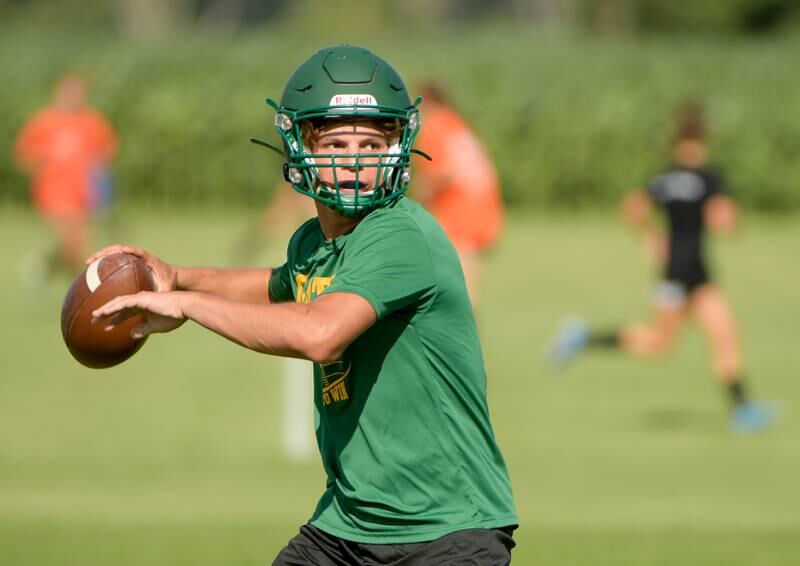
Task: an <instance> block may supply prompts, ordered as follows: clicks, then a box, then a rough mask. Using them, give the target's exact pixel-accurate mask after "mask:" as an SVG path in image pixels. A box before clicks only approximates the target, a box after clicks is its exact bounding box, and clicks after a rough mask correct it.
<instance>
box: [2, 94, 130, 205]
mask: <svg viewBox="0 0 800 566" xmlns="http://www.w3.org/2000/svg"><path fill="white" fill-rule="evenodd" d="M115 147H116V140H115V135H114V131H113V130H112V129H111V126H109V124H108V122H106V120H105V119H104V118H103V117H102V116H101V115H100V114H99V113H98V112H96V111H94V110H92V109H83V110H79V111H77V112H64V111H61V110H57V109H53V108H46V109H44V110H41V111H39V112H38V113H37V114H35V115H34V116H33V117H32V118H31V119H30V120H29V121H28V123H27V124H25V127H24V128H23V129H22V131H21V132H20V134H19V137H18V138H17V144H16V156H17V159H18V160H19V161H20V162H21V163H22V164H23V165H24V166H26V167H27V168H28V169H29V170H30V171H32V173H33V183H32V196H33V201H34V204H35V205H36V207H37V209H38V210H39V211H40V212H41V213H42V214H45V215H48V216H61V215H75V214H86V213H87V212H88V211H89V209H90V207H91V204H92V197H93V195H92V189H91V175H92V172H93V170H94V168H95V167H98V166H102V165H103V164H105V163H107V162H108V161H109V160H110V159H111V157H112V155H113V153H114V150H115Z"/></svg>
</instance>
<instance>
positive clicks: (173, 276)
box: [86, 244, 178, 293]
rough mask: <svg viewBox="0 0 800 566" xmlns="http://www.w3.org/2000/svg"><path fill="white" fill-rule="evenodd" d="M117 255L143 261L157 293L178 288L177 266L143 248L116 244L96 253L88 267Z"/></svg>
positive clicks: (88, 261) (88, 262)
mask: <svg viewBox="0 0 800 566" xmlns="http://www.w3.org/2000/svg"><path fill="white" fill-rule="evenodd" d="M117 253H125V254H132V255H135V256H136V257H138V258H139V259H141V260H142V261H143V262H144V263H145V265H147V267H148V269H150V272H151V273H152V274H153V279H154V280H155V284H156V285H155V286H156V291H158V292H160V293H161V292H164V291H174V290H175V289H177V288H178V270H177V269H176V268H175V266H173V265H170V264H169V263H166V262H164V261H162V260H161V259H159V258H158V257H157V256H155V255H153V254H151V253H150V252H148V251H147V250H143V249H142V248H136V247H133V246H126V245H123V244H114V245H113V246H108V247H106V248H103V249H102V250H100V251H98V252H96V253H95V254H94V255H92V257H90V258H89V259H87V260H86V265H89V264H91V263H92V262H93V261H95V260H96V259H97V258H100V257H103V256H106V255H109V254H117Z"/></svg>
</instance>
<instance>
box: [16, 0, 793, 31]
mask: <svg viewBox="0 0 800 566" xmlns="http://www.w3.org/2000/svg"><path fill="white" fill-rule="evenodd" d="M344 12H348V13H350V14H351V16H353V17H351V18H348V21H349V22H350V25H355V26H360V25H363V24H369V25H370V26H371V29H373V30H374V31H380V28H381V27H383V26H385V25H387V24H388V23H389V22H393V21H401V22H405V23H406V25H408V26H409V28H412V27H413V28H416V27H418V26H428V27H433V28H435V27H437V26H441V25H443V24H448V23H463V22H475V21H485V20H487V19H490V20H504V19H505V20H511V21H515V22H517V23H519V22H530V23H534V24H540V25H548V26H557V27H577V28H582V29H588V30H592V31H594V32H597V33H603V34H609V33H611V34H619V33H647V32H665V33H669V32H686V31H689V32H696V31H704V32H708V31H714V32H742V33H768V32H773V31H775V30H778V29H780V28H782V27H786V26H788V25H791V24H794V23H796V22H797V20H798V17H800V3H798V2H797V0H692V1H691V2H677V1H675V0H492V1H491V2H487V1H485V0H404V1H403V2H397V1H395V0H371V1H369V2H364V1H354V0H338V1H336V2H333V1H331V0H0V17H2V19H3V20H4V21H6V22H9V21H11V22H14V21H16V22H26V23H33V24H35V25H49V26H55V27H68V28H72V29H75V28H82V27H87V26H91V27H96V26H105V27H107V28H113V29H114V30H115V31H117V32H119V33H120V34H122V35H124V36H126V37H133V38H152V37H157V36H164V35H167V34H169V33H171V32H172V31H174V30H175V29H179V28H184V29H185V28H190V27H201V28H206V29H210V30H216V31H222V32H235V31H237V30H239V29H241V28H246V27H252V26H260V25H268V24H274V23H276V22H280V23H286V24H290V25H291V24H292V23H293V22H295V23H297V22H303V23H305V24H307V25H310V26H311V27H315V26H317V25H319V24H320V23H325V22H327V21H329V20H328V16H329V15H332V14H336V15H339V14H341V13H344ZM342 23H343V24H345V25H347V22H342ZM346 31H347V30H346Z"/></svg>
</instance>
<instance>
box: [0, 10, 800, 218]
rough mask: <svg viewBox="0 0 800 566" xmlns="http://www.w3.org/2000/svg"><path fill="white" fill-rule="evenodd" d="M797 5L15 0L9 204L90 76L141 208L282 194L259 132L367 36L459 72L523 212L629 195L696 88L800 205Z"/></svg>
mask: <svg viewBox="0 0 800 566" xmlns="http://www.w3.org/2000/svg"><path fill="white" fill-rule="evenodd" d="M679 4H680V7H681V9H680V10H678V9H677V8H676V6H677V5H679ZM721 6H724V10H723V9H722V8H721ZM723 12H724V14H725V15H724V16H723ZM342 13H347V14H348V17H347V18H342V17H341V14H342ZM795 13H796V10H795V8H794V3H792V2H768V1H760V0H730V1H728V2H712V1H711V0H694V1H693V2H692V3H691V4H688V3H677V2H671V3H670V2H662V1H658V0H618V1H617V2H613V1H611V0H595V1H590V0H566V1H563V2H553V1H550V0H499V1H497V2H491V3H490V2H480V1H478V0H465V1H462V2H455V1H445V2H438V3H427V2H425V1H424V0H406V1H405V2H384V1H373V2H366V3H364V2H363V0H338V1H337V2H330V3H326V2H321V1H318V0H295V1H293V2H289V1H288V0H262V1H259V2H255V1H253V0H237V1H231V0H225V1H223V0H115V1H113V2H101V1H99V0H84V1H83V2H68V1H67V0H49V1H47V2H45V1H44V0H0V63H2V68H3V72H4V88H2V89H0V108H3V112H2V113H0V156H3V157H2V158H0V201H9V200H10V201H14V202H25V201H26V199H27V191H28V184H27V182H26V179H25V177H24V176H23V175H22V174H21V173H20V172H19V171H18V170H17V169H15V167H14V164H13V162H12V160H11V155H12V146H13V142H14V138H15V136H16V134H17V132H18V131H19V129H20V127H21V126H22V124H23V122H24V121H25V119H26V118H27V117H28V116H30V115H31V113H32V112H34V111H35V110H36V109H38V108H40V107H41V106H43V105H44V104H46V103H47V101H48V97H49V93H50V89H51V87H52V84H53V81H54V80H55V79H56V78H57V77H59V76H60V75H62V74H64V73H65V72H78V73H81V74H83V75H85V76H86V77H87V78H88V79H89V83H90V86H91V93H90V94H91V95H90V99H91V102H92V103H93V104H94V105H95V106H97V107H98V108H100V109H101V110H102V111H103V112H104V113H106V114H107V115H108V117H109V118H110V120H111V122H112V124H113V125H114V127H115V128H116V129H117V130H118V132H119V133H120V135H121V149H120V154H119V158H118V159H117V161H116V162H115V165H114V172H115V176H116V191H117V195H118V197H119V198H120V200H121V201H127V202H137V203H154V204H159V205H169V204H171V203H174V204H181V205H185V204H187V203H198V204H214V205H216V206H220V205H228V206H241V205H248V206H250V205H256V204H262V203H263V202H265V201H266V199H267V198H268V196H269V193H270V191H272V190H273V189H274V187H275V186H276V182H277V181H278V179H279V176H280V168H279V159H278V157H277V156H275V155H274V154H272V153H270V152H268V151H266V150H264V149H263V148H260V147H257V146H254V145H252V144H249V143H248V142H247V138H248V136H250V135H256V136H260V137H266V138H269V139H273V140H274V139H275V136H274V131H273V126H272V122H271V120H272V113H271V112H270V111H269V109H268V108H267V107H266V105H265V104H264V103H263V99H264V97H265V96H271V97H274V98H276V97H279V96H280V93H281V90H282V89H283V86H284V84H285V81H286V78H287V77H288V75H289V73H290V72H291V71H292V70H293V69H294V68H295V67H296V66H297V65H298V64H299V63H300V62H302V60H303V59H305V58H306V57H307V56H309V55H310V54H311V53H313V52H314V51H315V50H316V49H318V48H319V47H320V46H323V45H326V44H332V43H337V42H341V41H342V40H344V39H350V40H351V41H353V42H354V43H362V44H364V45H367V46H370V47H373V48H374V49H376V50H377V51H379V52H380V53H381V54H382V55H383V56H384V57H386V58H387V59H389V60H390V61H391V62H392V63H393V65H395V66H396V67H397V68H398V69H399V70H400V71H401V72H402V74H403V76H404V77H405V78H406V80H407V83H408V84H409V87H410V90H411V91H412V93H413V92H414V90H415V84H416V83H418V81H421V80H425V79H430V78H431V77H434V78H436V79H437V80H439V81H440V82H441V83H442V86H443V87H444V88H445V89H446V91H447V92H448V93H449V94H450V98H451V99H452V102H453V104H454V105H455V106H456V107H457V108H459V110H460V111H461V112H462V113H463V114H465V115H466V116H467V117H468V119H469V120H470V121H471V122H472V124H473V125H474V127H475V129H476V130H477V131H478V133H479V134H480V135H481V137H482V138H483V139H484V141H485V144H486V146H487V147H488V149H489V151H490V153H491V154H492V155H493V157H494V158H495V160H496V162H497V165H498V169H499V171H500V175H501V181H502V185H503V191H504V194H505V197H506V199H507V200H508V202H509V203H510V204H511V205H517V206H533V207H569V208H577V207H585V206H595V205H611V204H613V203H615V202H616V201H617V200H618V198H619V196H620V195H621V194H622V193H623V192H625V191H627V190H629V189H630V188H632V187H633V186H636V185H638V184H641V183H643V182H644V181H646V180H647V178H648V177H649V176H650V175H652V174H654V173H655V172H657V171H658V170H659V169H660V168H661V167H663V166H664V165H665V162H666V160H667V159H668V154H667V151H666V150H667V148H666V143H667V138H668V128H669V118H670V112H671V111H672V109H673V108H674V107H675V105H676V104H677V103H678V102H679V101H680V100H682V99H683V98H684V97H686V96H692V97H695V98H699V99H701V100H703V101H704V102H705V103H706V104H707V107H708V110H709V115H710V121H711V134H712V144H713V156H714V161H716V162H717V163H718V164H720V165H722V166H723V168H724V170H725V172H726V173H728V175H729V176H730V180H731V185H732V186H733V189H734V190H735V192H736V194H737V196H738V197H739V199H740V200H741V201H742V202H743V203H744V204H746V205H748V206H751V207H755V208H760V209H765V210H775V211H786V210H800V161H799V160H798V159H797V156H798V155H800V126H798V125H800V104H798V103H797V101H796V97H795V96H793V93H796V92H798V91H800V76H798V74H797V73H796V67H797V53H798V52H800V34H798V33H793V32H792V31H791V29H792V22H793V21H794V18H795V17H796V14H795ZM350 14H352V15H353V17H349V16H350ZM508 14H513V15H514V19H515V21H514V23H510V22H509V21H508V20H507V16H508ZM712 20H713V22H716V23H715V24H713V25H712V24H711V23H710V22H712ZM328 22H335V25H334V26H330V25H328ZM443 22H447V23H448V24H449V25H442V23H443ZM521 22H529V23H530V24H529V23H521ZM575 22H580V25H578V24H577V23H575ZM701 22H702V25H701ZM532 24H535V25H532ZM348 26H350V27H348ZM784 29H785V30H786V32H785V33H777V31H778V30H784ZM590 30H592V31H590ZM646 30H654V31H657V32H658V33H650V32H648V33H645V31H646ZM703 30H705V31H703ZM766 30H771V31H773V32H775V33H768V34H766V35H758V36H757V37H753V33H755V32H756V31H766ZM709 31H710V32H711V33H709ZM667 32H670V33H667ZM673 32H674V33H673ZM733 32H735V33H733ZM423 110H424V104H423ZM422 149H424V148H422Z"/></svg>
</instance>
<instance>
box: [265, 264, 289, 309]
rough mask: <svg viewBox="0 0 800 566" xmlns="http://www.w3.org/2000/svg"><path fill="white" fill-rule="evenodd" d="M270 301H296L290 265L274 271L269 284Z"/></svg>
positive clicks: (284, 265)
mask: <svg viewBox="0 0 800 566" xmlns="http://www.w3.org/2000/svg"><path fill="white" fill-rule="evenodd" d="M267 288H268V290H269V300H270V302H273V303H288V302H291V301H293V300H294V290H293V289H292V280H291V274H290V273H289V264H288V263H284V264H283V265H281V266H280V267H277V268H275V269H273V270H272V274H271V275H270V277H269V283H268V284H267Z"/></svg>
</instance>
